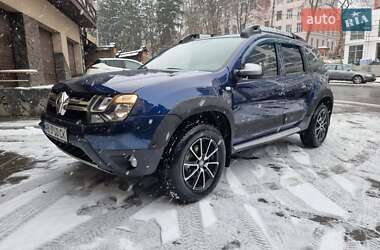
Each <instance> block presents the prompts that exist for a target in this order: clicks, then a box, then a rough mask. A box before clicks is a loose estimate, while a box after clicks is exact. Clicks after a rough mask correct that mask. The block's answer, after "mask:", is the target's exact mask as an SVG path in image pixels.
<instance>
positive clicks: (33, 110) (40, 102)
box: [0, 88, 50, 118]
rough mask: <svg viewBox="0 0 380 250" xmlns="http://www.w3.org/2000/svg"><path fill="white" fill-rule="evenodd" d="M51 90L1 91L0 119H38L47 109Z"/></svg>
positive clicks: (23, 89)
mask: <svg viewBox="0 0 380 250" xmlns="http://www.w3.org/2000/svg"><path fill="white" fill-rule="evenodd" d="M49 92H50V88H3V89H0V118H12V117H38V116H39V115H40V114H41V113H42V111H43V110H44V109H45V107H46V103H47V98H48V95H49Z"/></svg>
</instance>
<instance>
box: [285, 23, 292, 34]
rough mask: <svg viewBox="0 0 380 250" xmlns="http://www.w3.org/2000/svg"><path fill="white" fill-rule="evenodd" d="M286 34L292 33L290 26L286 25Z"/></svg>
mask: <svg viewBox="0 0 380 250" xmlns="http://www.w3.org/2000/svg"><path fill="white" fill-rule="evenodd" d="M286 32H292V25H290V24H288V25H286Z"/></svg>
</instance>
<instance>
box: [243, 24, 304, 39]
mask: <svg viewBox="0 0 380 250" xmlns="http://www.w3.org/2000/svg"><path fill="white" fill-rule="evenodd" d="M263 32H264V33H271V34H276V35H280V36H286V37H289V38H292V39H296V40H301V41H305V40H304V39H303V38H302V37H300V36H298V35H296V34H294V33H291V32H287V31H281V30H278V29H275V28H271V27H261V26H260V25H254V26H251V27H248V28H246V29H245V30H243V31H242V32H241V33H240V36H241V37H242V38H249V37H251V36H253V35H255V34H260V33H263Z"/></svg>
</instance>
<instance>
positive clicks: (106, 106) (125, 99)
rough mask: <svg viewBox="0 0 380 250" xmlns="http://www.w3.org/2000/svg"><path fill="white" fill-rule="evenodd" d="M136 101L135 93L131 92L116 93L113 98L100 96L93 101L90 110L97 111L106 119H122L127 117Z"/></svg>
mask: <svg viewBox="0 0 380 250" xmlns="http://www.w3.org/2000/svg"><path fill="white" fill-rule="evenodd" d="M136 101H137V95H133V94H128V95H118V96H115V97H114V98H111V97H101V98H98V99H97V100H96V101H95V102H94V104H93V105H92V107H91V112H92V113H99V116H100V117H103V118H105V120H106V121H107V120H108V121H122V120H124V119H125V118H127V116H128V114H129V113H130V112H131V110H132V108H133V106H134V105H135V103H136ZM92 116H94V115H92ZM98 121H99V122H100V120H98Z"/></svg>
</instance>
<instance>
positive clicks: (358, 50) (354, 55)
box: [348, 45, 363, 64]
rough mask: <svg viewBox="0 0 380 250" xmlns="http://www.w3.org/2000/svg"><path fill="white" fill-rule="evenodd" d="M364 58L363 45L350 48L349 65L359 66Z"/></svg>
mask: <svg viewBox="0 0 380 250" xmlns="http://www.w3.org/2000/svg"><path fill="white" fill-rule="evenodd" d="M362 58H363V45H356V46H350V49H349V52H348V63H349V64H359V63H360V60H361V59H362Z"/></svg>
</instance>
